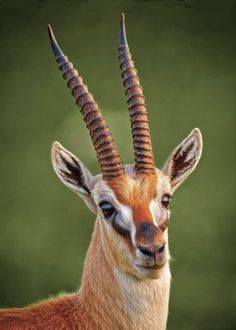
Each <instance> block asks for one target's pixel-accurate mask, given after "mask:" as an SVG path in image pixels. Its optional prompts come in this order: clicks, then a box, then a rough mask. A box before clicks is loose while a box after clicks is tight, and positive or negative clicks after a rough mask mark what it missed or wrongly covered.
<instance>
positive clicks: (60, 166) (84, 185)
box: [51, 142, 96, 211]
mask: <svg viewBox="0 0 236 330" xmlns="http://www.w3.org/2000/svg"><path fill="white" fill-rule="evenodd" d="M51 159H52V165H53V168H54V171H55V172H56V174H57V176H58V177H59V179H60V180H61V181H62V182H63V183H64V184H65V185H66V186H67V187H69V188H70V189H71V190H73V191H74V192H76V193H79V195H80V196H81V197H82V198H83V200H84V201H85V203H86V204H87V205H88V207H89V208H90V209H92V211H95V209H96V208H95V205H94V202H93V200H92V197H91V189H92V187H93V184H94V177H93V176H92V174H91V173H90V172H89V170H87V168H86V167H85V166H84V164H83V163H82V162H81V161H80V160H79V159H78V158H77V157H76V156H74V155H73V154H72V153H71V152H69V151H68V150H66V149H65V148H64V147H63V146H62V145H61V144H60V143H59V142H54V143H53V145H52V149H51Z"/></svg>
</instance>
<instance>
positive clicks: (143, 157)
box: [119, 14, 155, 174]
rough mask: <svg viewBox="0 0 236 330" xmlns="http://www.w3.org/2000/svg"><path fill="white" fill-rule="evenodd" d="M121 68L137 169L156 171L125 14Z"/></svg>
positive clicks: (145, 171)
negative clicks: (127, 36) (130, 49)
mask: <svg viewBox="0 0 236 330" xmlns="http://www.w3.org/2000/svg"><path fill="white" fill-rule="evenodd" d="M119 54H120V55H119V59H120V68H121V71H122V74H121V76H122V78H123V85H124V88H125V94H126V95H127V97H128V100H127V103H128V108H129V114H130V120H131V129H132V136H133V145H134V154H135V169H136V171H137V172H139V173H146V174H152V173H155V163H154V157H153V152H152V145H151V138H150V130H149V125H148V113H147V106H146V104H145V98H144V95H143V89H142V86H141V85H140V79H139V77H138V75H137V70H136V69H135V67H134V62H133V61H132V57H131V53H130V52H129V46H128V42H127V38H126V32H125V16H124V14H122V15H121V22H120V47H119Z"/></svg>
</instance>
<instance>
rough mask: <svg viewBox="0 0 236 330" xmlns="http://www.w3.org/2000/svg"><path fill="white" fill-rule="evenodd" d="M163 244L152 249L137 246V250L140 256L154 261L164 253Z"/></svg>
mask: <svg viewBox="0 0 236 330" xmlns="http://www.w3.org/2000/svg"><path fill="white" fill-rule="evenodd" d="M165 245H166V244H165V243H163V244H159V245H156V246H154V247H147V246H141V245H139V246H138V249H139V251H140V252H142V254H144V255H145V256H147V257H152V258H154V259H155V260H156V258H157V257H158V255H160V254H162V253H163V252H164V251H165Z"/></svg>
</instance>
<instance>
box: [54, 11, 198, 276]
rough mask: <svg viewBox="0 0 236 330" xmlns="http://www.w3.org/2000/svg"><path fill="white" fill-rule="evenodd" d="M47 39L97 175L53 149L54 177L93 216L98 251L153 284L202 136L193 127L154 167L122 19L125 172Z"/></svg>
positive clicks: (89, 101) (85, 95)
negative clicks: (129, 146)
mask: <svg viewBox="0 0 236 330" xmlns="http://www.w3.org/2000/svg"><path fill="white" fill-rule="evenodd" d="M49 37H50V41H51V46H52V49H53V52H54V55H55V57H56V61H57V62H58V64H59V68H60V70H61V71H62V72H63V77H64V79H66V80H67V85H68V87H69V88H70V89H71V90H72V95H73V96H74V97H75V98H76V104H77V105H78V106H79V107H80V110H81V113H82V116H83V119H84V121H85V123H86V125H87V128H88V130H89V133H90V135H91V138H92V141H93V144H94V147H95V150H96V152H97V157H98V161H99V164H100V167H101V172H102V174H99V175H97V176H93V175H92V174H91V173H90V172H89V170H88V169H87V168H86V167H85V166H84V164H83V163H82V162H81V161H80V160H79V159H78V158H77V157H76V156H74V155H73V154H72V153H71V152H69V151H67V150H66V149H65V148H63V147H62V146H61V144H59V143H58V142H54V143H53V146H52V163H53V167H54V170H55V172H56V174H57V175H58V177H59V178H60V180H61V181H62V182H63V183H64V184H65V185H66V186H68V187H69V188H71V189H72V190H73V191H75V192H76V193H78V194H79V195H80V196H81V197H82V198H83V199H84V201H85V202H86V204H87V206H88V207H89V208H90V209H91V210H92V211H93V212H95V213H96V214H97V215H98V219H97V221H98V222H99V228H100V233H101V236H102V237H101V241H102V244H103V246H104V248H105V249H106V251H109V252H108V253H109V255H110V256H112V258H113V261H114V262H115V264H116V266H117V268H118V269H119V270H120V271H123V272H126V273H129V274H133V275H134V276H136V277H138V278H140V279H141V278H157V277H158V276H159V272H160V269H161V268H162V267H163V266H164V265H165V264H166V263H167V262H168V260H169V251H168V233H167V227H168V222H169V216H170V214H169V202H170V200H171V197H172V194H173V192H174V191H175V189H176V188H177V187H178V186H179V185H180V184H181V183H182V182H183V181H184V180H185V178H187V177H188V175H189V174H190V173H191V172H192V171H193V170H194V168H195V167H196V165H197V163H198V161H199V159H200V157H201V151H202V137H201V133H200V131H199V129H197V128H195V129H194V130H193V131H192V132H191V133H190V134H189V135H188V137H187V138H186V139H185V140H184V141H182V142H181V143H180V144H179V145H178V147H177V148H176V149H175V150H174V151H173V152H172V154H171V155H170V156H169V159H168V160H167V162H166V163H165V165H164V167H163V168H162V169H161V170H160V169H158V168H156V166H155V163H154V156H153V152H152V146H151V140H150V131H149V125H148V114H147V108H146V104H145V99H144V95H143V90H142V87H141V85H140V79H139V77H138V76H137V71H136V69H135V67H134V62H133V61H132V59H131V54H130V52H129V47H128V43H127V39H126V32H125V25H124V15H122V17H121V30H120V48H119V53H120V56H119V59H120V67H121V71H122V78H123V84H124V87H125V94H126V95H127V98H128V101H127V103H128V109H129V115H130V120H131V129H132V136H133V146H134V154H135V164H134V165H123V163H122V161H121V158H120V156H119V153H118V150H117V148H116V146H115V144H114V141H113V138H112V134H111V132H110V130H109V128H108V126H107V124H106V122H105V120H104V118H103V116H102V114H101V111H100V110H99V108H98V105H97V103H95V101H94V99H93V96H92V95H91V94H90V93H89V92H88V88H87V86H86V85H84V83H83V80H82V78H81V77H80V76H79V75H78V72H77V71H76V70H75V69H74V67H73V64H72V63H71V62H69V61H68V59H67V57H66V56H65V55H64V54H63V52H62V51H61V49H60V48H59V46H58V44H57V41H56V39H55V37H54V35H53V32H52V29H51V27H50V26H49Z"/></svg>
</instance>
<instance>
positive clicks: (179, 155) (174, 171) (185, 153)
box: [162, 128, 202, 191]
mask: <svg viewBox="0 0 236 330" xmlns="http://www.w3.org/2000/svg"><path fill="white" fill-rule="evenodd" d="M201 154H202V135H201V132H200V130H199V129H198V128H194V129H193V130H192V132H191V133H190V134H189V135H188V137H187V138H186V139H185V140H184V141H182V142H181V143H180V144H179V145H178V147H177V148H176V149H175V150H174V151H173V152H172V153H171V155H170V157H169V159H168V160H167V162H166V163H165V165H164V167H163V169H162V172H163V173H164V174H165V175H167V176H169V178H170V182H171V186H172V189H173V191H174V190H175V189H176V188H177V187H178V186H179V185H180V184H181V183H182V182H183V181H184V180H185V179H186V178H187V177H188V176H189V174H190V173H192V171H193V170H194V169H195V167H196V166H197V164H198V161H199V159H200V158H201Z"/></svg>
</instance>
